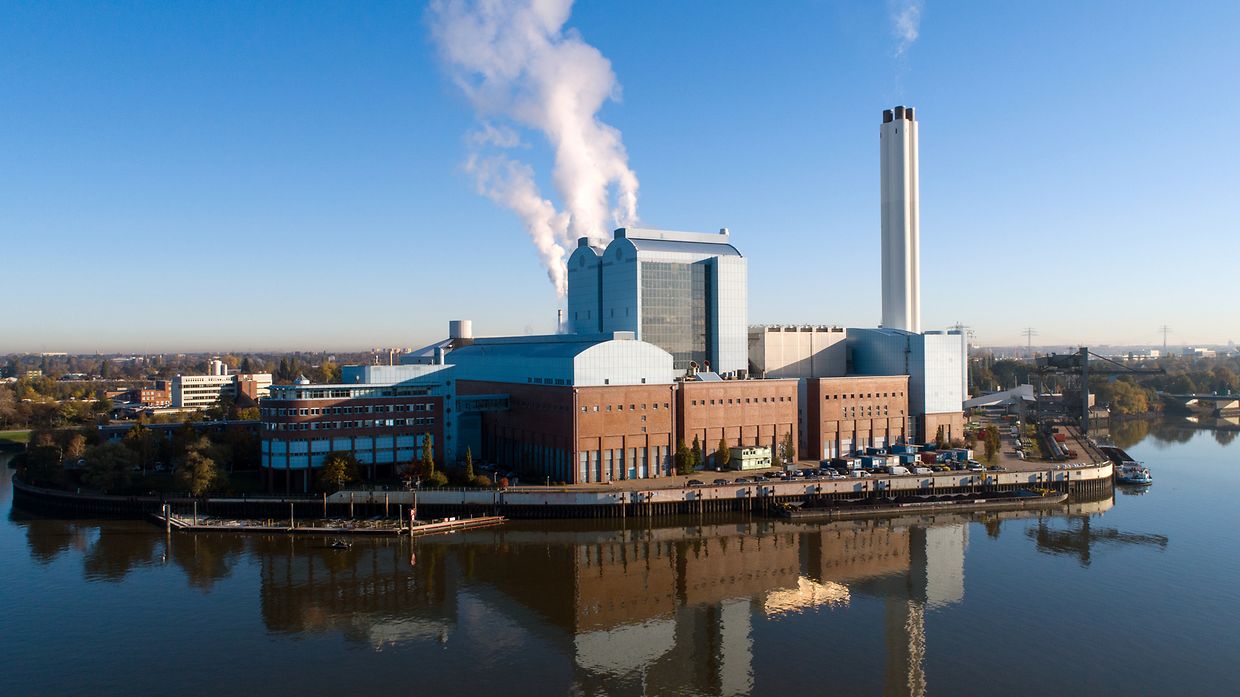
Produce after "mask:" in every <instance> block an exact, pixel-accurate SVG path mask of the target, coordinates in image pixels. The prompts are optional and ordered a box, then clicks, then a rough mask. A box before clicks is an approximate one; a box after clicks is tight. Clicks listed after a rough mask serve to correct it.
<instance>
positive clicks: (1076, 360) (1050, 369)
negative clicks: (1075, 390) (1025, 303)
mask: <svg viewBox="0 0 1240 697" xmlns="http://www.w3.org/2000/svg"><path fill="white" fill-rule="evenodd" d="M1090 356H1093V357H1094V358H1097V359H1099V360H1100V361H1103V362H1105V363H1108V364H1110V365H1097V366H1091V365H1090V364H1089V363H1090V361H1089V358H1090ZM1166 372H1167V371H1166V370H1164V369H1163V368H1161V367H1158V368H1139V367H1135V366H1129V365H1124V364H1123V363H1120V362H1118V361H1113V360H1111V359H1110V358H1107V357H1106V356H1099V355H1098V354H1096V353H1094V352H1093V351H1090V350H1089V347H1087V346H1082V347H1081V348H1080V349H1078V350H1077V351H1076V353H1068V354H1064V355H1059V354H1054V353H1052V354H1051V355H1049V356H1040V357H1038V362H1037V373H1038V380H1039V383H1041V381H1042V380H1043V379H1044V378H1045V377H1046V376H1048V375H1066V376H1075V377H1077V379H1078V380H1079V381H1080V389H1081V433H1088V432H1089V377H1090V375H1165V374H1166ZM1040 391H1041V389H1040V385H1039V392H1040Z"/></svg>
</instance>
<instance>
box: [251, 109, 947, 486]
mask: <svg viewBox="0 0 1240 697" xmlns="http://www.w3.org/2000/svg"><path fill="white" fill-rule="evenodd" d="M916 127H917V124H916V121H915V119H914V117H913V110H912V109H911V108H906V107H896V108H895V109H892V110H887V111H885V112H883V124H882V126H881V130H880V141H881V156H882V204H883V209H882V259H881V261H882V273H883V296H882V305H883V307H882V318H883V323H882V326H881V327H878V328H857V329H851V328H850V329H844V328H841V327H836V326H826V325H779V326H756V327H749V326H748V324H747V322H748V317H747V299H748V298H747V294H748V292H747V262H746V259H745V257H744V256H743V255H742V254H741V253H740V251H739V250H738V249H737V248H736V246H734V245H733V244H732V241H731V235H730V234H729V232H728V230H727V229H726V228H725V229H723V230H720V232H719V233H718V234H713V233H709V234H708V233H694V232H674V231H665V230H651V229H639V228H620V229H618V230H616V231H615V232H614V237H613V239H612V240H611V242H610V243H609V244H608V245H607V246H606V248H605V249H599V248H596V247H593V246H591V245H590V243H589V240H588V239H586V238H582V239H581V240H579V243H578V247H577V249H576V250H575V251H574V252H573V254H572V255H571V256H570V257H569V259H568V261H567V271H568V299H567V316H565V317H563V318H562V321H561V326H560V329H561V333H558V334H553V335H547V336H514V337H475V336H474V335H473V329H472V325H471V323H470V322H469V321H468V320H454V321H452V323H451V324H450V326H449V333H448V337H447V338H446V339H444V340H441V341H437V342H435V343H433V344H430V345H428V346H425V347H423V348H421V349H418V350H416V351H412V352H410V353H408V354H405V355H403V356H402V357H401V359H400V363H401V364H400V365H391V366H365V367H358V366H350V367H346V368H345V370H344V382H345V385H308V384H299V385H291V386H279V387H274V388H272V395H271V397H270V398H268V399H265V400H263V403H262V406H263V408H262V414H263V422H264V424H263V425H264V428H263V431H262V440H263V446H262V447H263V464H264V467H266V468H268V470H269V476H271V475H273V474H275V473H279V472H283V475H280V478H282V480H283V483H284V486H285V487H287V488H290V489H303V490H304V489H307V488H309V486H310V485H311V479H312V477H311V474H310V473H311V471H312V470H313V469H314V468H316V467H318V466H319V465H320V464H321V462H322V460H323V458H324V457H325V456H326V454H327V453H328V452H331V451H347V452H351V453H353V454H355V455H356V456H357V457H358V459H359V461H361V462H362V463H364V464H366V465H367V466H368V467H369V469H370V474H371V475H372V476H378V475H382V474H383V473H385V472H396V471H397V470H398V468H399V467H400V466H401V464H402V463H409V462H412V461H413V460H415V459H416V458H417V456H418V453H417V452H415V449H416V448H418V447H419V445H420V444H421V443H422V442H424V440H423V439H425V438H431V439H432V441H433V443H434V454H435V458H436V460H437V461H438V462H439V463H440V464H441V465H453V464H455V463H456V462H457V461H458V460H459V459H460V458H461V457H463V455H464V453H465V451H466V449H469V451H470V452H471V453H472V454H473V456H474V458H476V459H478V460H481V461H490V462H495V463H498V464H499V465H501V466H502V467H504V468H506V469H510V470H513V471H515V472H518V473H519V474H520V476H521V478H522V479H524V480H526V481H531V480H532V481H534V482H554V483H561V482H562V483H568V484H577V483H606V482H611V481H617V480H630V479H653V478H660V477H666V476H668V475H670V474H671V473H672V471H673V465H674V456H675V453H676V450H677V449H678V447H679V446H680V444H682V443H683V444H685V445H688V444H690V443H694V442H695V441H696V443H697V444H698V447H699V448H700V451H701V453H702V454H703V455H704V456H705V460H706V462H705V464H706V465H707V466H712V467H713V466H716V465H717V464H719V463H716V462H714V461H713V459H712V458H713V454H714V453H715V452H716V450H718V448H719V446H720V445H721V444H722V445H723V446H724V447H727V448H732V449H740V450H739V452H741V453H742V454H744V453H748V454H749V457H750V459H751V460H753V459H754V458H756V457H759V454H760V453H769V455H763V457H770V458H771V460H773V461H775V462H776V463H779V462H787V461H792V460H795V459H807V460H812V461H817V460H820V459H823V458H831V457H837V456H842V455H849V454H852V453H853V452H856V451H859V450H863V449H865V448H869V447H880V448H881V447H885V446H887V445H891V444H895V443H902V442H907V441H916V442H925V441H929V440H934V438H935V436H936V435H937V434H939V433H942V434H943V436H944V437H945V438H946V439H948V440H951V439H956V438H960V437H962V436H963V430H964V418H963V414H962V412H961V404H962V402H963V401H964V398H965V394H964V393H965V386H966V385H967V376H966V375H965V369H966V366H967V341H966V337H965V336H964V334H963V333H962V332H961V331H947V332H944V331H929V332H922V331H921V307H920V288H919V285H920V277H919V274H920V271H919V245H920V241H919V220H918V180H917V179H918V171H917V129H916ZM359 415H362V416H359ZM787 442H791V443H792V444H793V447H792V449H791V450H792V452H789V448H788V447H787V446H786V445H785V444H786V443H787Z"/></svg>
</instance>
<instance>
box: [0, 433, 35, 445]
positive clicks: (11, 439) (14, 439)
mask: <svg viewBox="0 0 1240 697" xmlns="http://www.w3.org/2000/svg"><path fill="white" fill-rule="evenodd" d="M0 441H3V442H8V443H21V444H23V445H25V444H26V443H29V442H30V431H0Z"/></svg>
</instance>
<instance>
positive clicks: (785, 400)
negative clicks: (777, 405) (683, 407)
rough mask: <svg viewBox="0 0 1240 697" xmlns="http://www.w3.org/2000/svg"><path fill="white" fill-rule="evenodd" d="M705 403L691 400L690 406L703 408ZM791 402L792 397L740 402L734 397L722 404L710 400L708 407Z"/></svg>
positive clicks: (739, 399)
mask: <svg viewBox="0 0 1240 697" xmlns="http://www.w3.org/2000/svg"><path fill="white" fill-rule="evenodd" d="M706 401H707V400H705V399H693V400H690V404H691V405H692V406H695V407H697V406H702V407H704V406H706ZM791 401H792V397H762V398H758V397H746V398H745V399H744V400H742V399H741V398H740V397H736V398H734V399H729V400H727V402H724V400H722V399H719V400H715V399H712V400H710V405H711V406H714V405H715V402H718V403H719V406H724V405H725V404H762V403H765V402H791ZM699 402H700V404H699Z"/></svg>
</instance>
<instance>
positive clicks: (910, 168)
mask: <svg viewBox="0 0 1240 697" xmlns="http://www.w3.org/2000/svg"><path fill="white" fill-rule="evenodd" d="M879 144H880V148H881V154H882V163H881V179H882V208H883V214H882V226H883V323H882V326H884V327H887V328H889V329H903V330H905V331H910V332H914V333H921V239H920V235H921V230H920V227H921V216H920V213H919V212H918V208H919V201H918V184H917V121H916V120H915V119H914V118H913V108H912V107H904V106H898V107H895V108H894V109H886V110H884V111H883V125H882V126H881V127H880V128H879Z"/></svg>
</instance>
